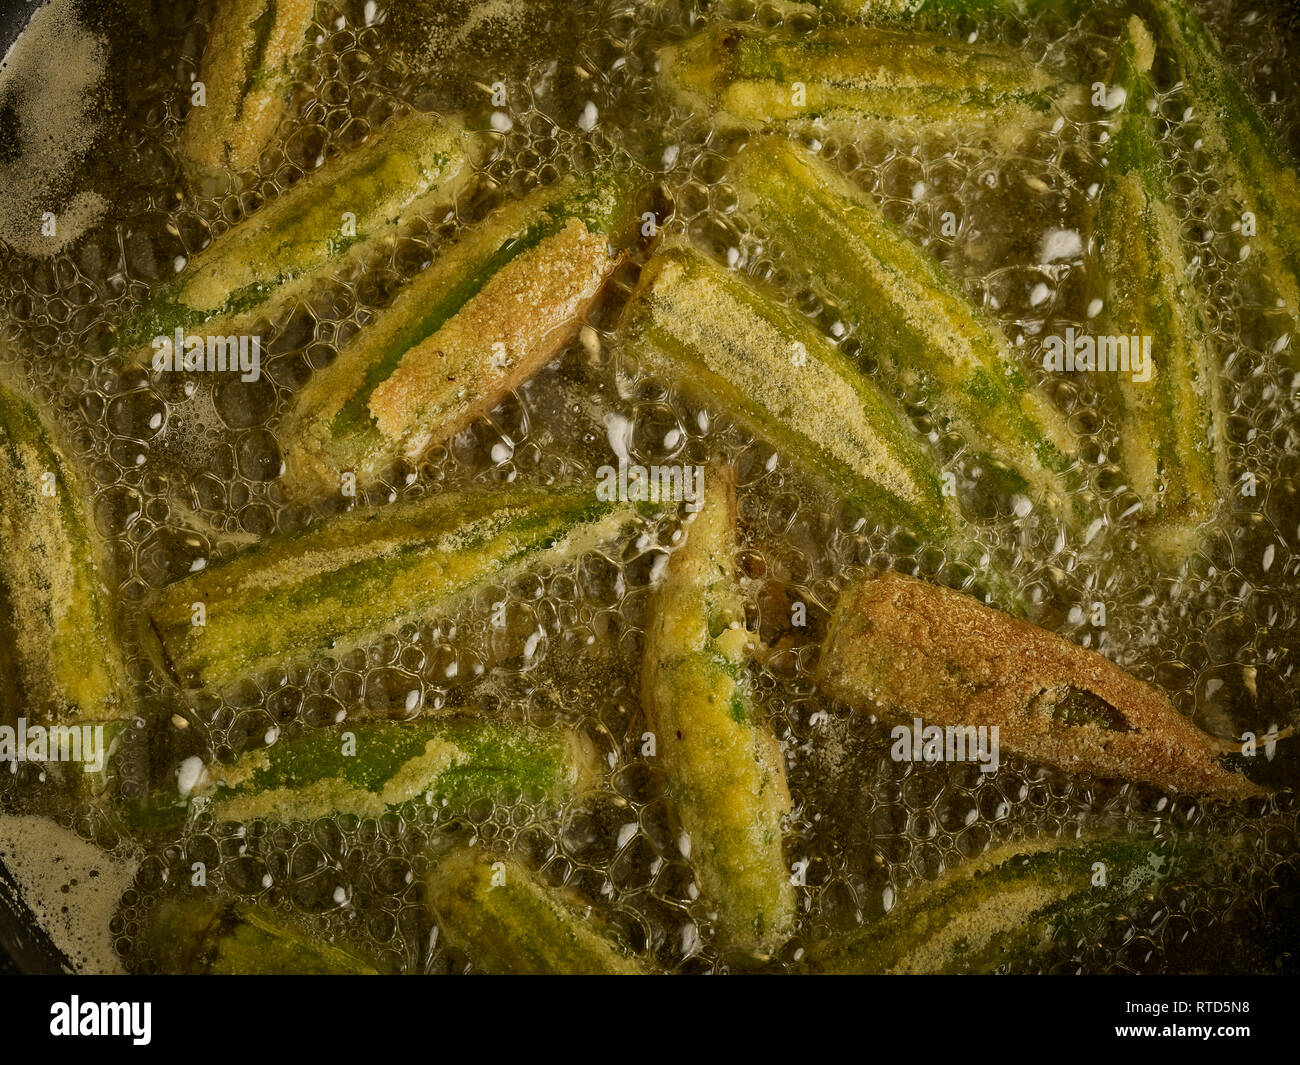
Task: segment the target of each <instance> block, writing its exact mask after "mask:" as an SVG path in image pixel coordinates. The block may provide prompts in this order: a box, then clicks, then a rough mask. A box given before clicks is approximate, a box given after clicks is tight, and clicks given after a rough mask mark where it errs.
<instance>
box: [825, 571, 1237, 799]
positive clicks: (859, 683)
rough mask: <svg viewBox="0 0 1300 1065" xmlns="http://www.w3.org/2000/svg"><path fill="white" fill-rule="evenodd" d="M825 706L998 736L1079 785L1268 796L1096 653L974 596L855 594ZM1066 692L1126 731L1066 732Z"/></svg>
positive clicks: (862, 589)
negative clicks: (1122, 783) (1094, 700)
mask: <svg viewBox="0 0 1300 1065" xmlns="http://www.w3.org/2000/svg"><path fill="white" fill-rule="evenodd" d="M819 679H820V683H821V685H822V688H823V690H824V691H825V692H827V694H829V695H831V696H833V697H834V698H836V699H839V700H841V701H842V702H845V703H847V704H849V705H852V706H859V707H864V706H869V707H871V708H872V709H877V710H879V711H881V712H882V713H883V714H885V715H886V716H889V717H894V718H912V717H920V718H921V719H922V720H923V721H925V723H926V724H934V725H939V726H947V725H954V726H958V725H960V726H975V727H979V726H981V725H984V726H994V725H996V726H998V730H999V737H998V738H999V742H1000V743H1001V744H1003V745H1004V746H1005V747H1006V748H1007V749H1008V750H1011V751H1015V752H1016V753H1018V754H1021V755H1024V756H1025V757H1027V758H1030V759H1032V760H1034V761H1039V762H1046V763H1048V764H1051V765H1054V766H1058V767H1060V768H1061V769H1066V770H1069V771H1071V772H1075V773H1091V774H1094V775H1095V776H1098V777H1111V778H1122V779H1127V780H1135V781H1142V782H1145V783H1149V784H1155V785H1158V786H1160V787H1165V788H1173V789H1177V790H1179V791H1187V792H1192V793H1195V794H1199V795H1206V796H1216V797H1221V798H1241V797H1245V796H1248V795H1256V794H1260V793H1261V792H1262V789H1261V788H1259V787H1258V786H1257V785H1255V784H1253V783H1251V782H1250V781H1249V780H1247V779H1246V778H1245V777H1243V776H1241V775H1239V774H1236V773H1231V772H1229V771H1227V770H1226V769H1224V768H1223V767H1222V766H1220V765H1219V764H1218V763H1217V762H1215V760H1214V759H1215V757H1216V755H1218V754H1219V753H1220V751H1221V747H1220V745H1219V744H1218V743H1217V742H1216V741H1215V740H1214V739H1213V738H1212V737H1210V736H1208V735H1206V734H1205V733H1203V732H1201V731H1200V729H1198V728H1197V727H1196V726H1195V725H1193V724H1192V723H1191V722H1190V721H1188V720H1187V719H1186V718H1185V717H1183V716H1182V715H1181V714H1180V713H1179V712H1178V710H1177V709H1176V708H1175V707H1174V705H1173V704H1172V703H1171V702H1170V701H1169V699H1168V698H1166V696H1165V695H1164V694H1163V693H1162V692H1160V691H1159V690H1157V689H1156V688H1153V687H1152V686H1150V685H1149V684H1145V683H1143V682H1142V681H1139V680H1137V679H1136V678H1135V677H1132V676H1130V675H1129V674H1128V673H1126V672H1125V671H1124V670H1123V669H1121V668H1120V667H1119V666H1117V665H1115V663H1113V662H1111V661H1109V660H1108V659H1106V658H1104V657H1102V656H1101V655H1099V654H1097V653H1096V652H1094V651H1089V650H1086V649H1084V648H1082V647H1079V646H1077V645H1075V644H1072V643H1070V642H1069V641H1068V640H1065V639H1062V638H1061V637H1059V636H1057V635H1055V634H1053V633H1050V632H1047V631H1046V630H1044V629H1040V628H1036V627H1035V626H1033V625H1029V624H1026V623H1025V622H1023V621H1018V620H1016V619H1015V618H1012V617H1009V616H1007V615H1006V614H1002V613H1000V612H998V611H996V610H993V609H991V608H989V607H986V606H984V605H983V604H982V603H979V602H977V601H976V600H975V599H972V598H971V597H969V596H966V595H962V594H961V593H959V592H954V591H952V590H950V589H948V588H942V587H937V586H935V585H930V584H926V583H924V582H922V581H918V580H914V579H912V578H910V577H904V576H902V575H900V574H897V573H886V574H884V575H883V576H878V577H872V578H868V579H866V580H864V581H861V582H859V583H858V584H855V585H853V586H851V587H849V588H848V589H847V590H846V591H845V592H844V595H843V597H842V598H841V600H840V604H839V606H838V608H837V609H836V612H835V615H834V617H833V618H832V619H831V627H830V631H829V633H828V635H827V639H826V644H825V646H824V648H823V651H822V656H821V664H820V666H819ZM1070 689H1075V690H1076V691H1082V692H1087V693H1089V694H1091V695H1093V696H1096V697H1098V698H1100V699H1103V700H1105V702H1106V703H1109V704H1110V706H1111V707H1113V708H1115V710H1117V711H1119V713H1120V714H1121V715H1122V716H1123V722H1122V723H1121V728H1123V729H1124V730H1123V731H1120V730H1116V729H1112V728H1106V727H1103V726H1102V725H1100V724H1096V723H1091V722H1090V723H1086V724H1067V723H1065V722H1062V721H1061V720H1059V719H1057V718H1055V717H1053V710H1055V709H1059V707H1060V702H1061V700H1062V698H1063V697H1064V696H1066V695H1067V694H1068V693H1069V691H1070Z"/></svg>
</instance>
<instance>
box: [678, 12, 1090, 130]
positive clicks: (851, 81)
mask: <svg viewBox="0 0 1300 1065" xmlns="http://www.w3.org/2000/svg"><path fill="white" fill-rule="evenodd" d="M659 62H660V74H661V77H662V78H663V81H664V84H665V86H666V87H667V89H668V91H669V92H670V93H671V94H672V95H673V96H674V97H675V98H676V99H677V100H678V101H679V102H680V103H681V104H682V105H683V106H685V107H688V108H690V109H691V110H692V111H693V112H696V113H703V114H708V115H710V116H712V118H713V120H714V121H715V122H721V123H725V124H733V125H739V126H742V127H744V128H750V129H752V128H760V127H764V126H771V125H790V124H798V123H802V122H806V121H808V120H813V119H816V120H818V121H819V122H820V123H821V124H822V126H824V127H827V128H829V129H831V130H834V131H842V132H844V133H845V134H846V135H848V136H851V137H854V138H856V139H861V138H863V137H866V136H869V135H871V134H874V133H880V132H883V133H889V134H893V135H900V134H909V133H940V134H943V133H955V132H960V131H964V130H967V129H971V128H979V129H983V130H986V131H988V132H989V133H991V134H993V135H994V136H997V137H1001V138H1015V137H1018V136H1020V135H1021V134H1022V132H1023V131H1024V130H1025V129H1027V128H1030V127H1033V126H1035V125H1041V124H1042V121H1043V117H1044V116H1045V115H1047V114H1049V113H1052V112H1053V108H1054V105H1055V102H1056V100H1057V99H1058V98H1060V97H1061V96H1062V95H1063V94H1064V93H1065V92H1066V89H1065V88H1064V87H1063V86H1060V85H1056V84H1054V83H1053V82H1052V81H1051V79H1049V78H1048V76H1047V75H1046V74H1045V73H1043V72H1042V71H1040V70H1039V69H1038V68H1036V67H1035V66H1034V65H1033V64H1031V63H1030V62H1028V60H1027V59H1025V58H1024V57H1023V56H1022V55H1020V54H1019V53H1018V52H1016V51H1015V50H1013V49H1010V48H1006V47H1003V46H1000V45H994V44H986V43H984V42H977V43H969V42H966V41H961V40H955V39H953V38H951V37H947V36H941V35H935V36H930V35H927V34H918V33H914V32H908V31H900V30H895V29H889V28H882V27H878V26H851V25H846V26H820V27H818V28H817V29H816V30H814V31H812V32H811V33H801V34H791V33H788V32H782V31H768V30H763V29H760V28H758V27H756V26H750V25H738V24H730V23H719V24H717V25H713V26H710V27H708V28H706V29H704V30H702V31H700V32H699V33H697V34H696V35H695V36H693V37H690V38H688V39H687V40H685V41H683V42H681V43H680V44H675V45H670V46H668V47H666V48H664V49H662V50H661V51H660V55H659Z"/></svg>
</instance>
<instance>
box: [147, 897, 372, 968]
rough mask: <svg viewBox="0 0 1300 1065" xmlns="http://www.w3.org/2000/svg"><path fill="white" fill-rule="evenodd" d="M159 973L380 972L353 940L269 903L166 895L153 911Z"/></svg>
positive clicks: (151, 932)
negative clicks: (329, 937)
mask: <svg viewBox="0 0 1300 1065" xmlns="http://www.w3.org/2000/svg"><path fill="white" fill-rule="evenodd" d="M147 938H148V944H149V953H150V954H151V956H152V959H153V961H154V963H155V964H156V965H157V966H158V970H159V972H162V973H165V974H168V975H192V976H199V975H204V976H254V975H256V976H377V975H379V969H377V968H376V967H375V965H374V964H373V962H371V961H370V960H368V959H367V958H365V957H364V955H363V953H362V952H361V951H359V950H357V949H356V948H355V947H354V946H352V945H351V944H344V943H334V942H327V941H326V940H324V939H323V938H322V937H321V936H320V934H319V932H317V931H315V930H312V929H308V928H306V927H304V926H301V925H300V924H299V923H297V922H295V921H293V920H292V919H290V918H287V917H286V916H284V915H282V914H280V913H278V912H276V911H275V910H272V909H271V908H270V907H269V906H264V905H260V904H258V903H252V902H234V901H231V900H225V899H220V898H216V897H212V896H202V897H198V898H191V899H181V898H175V899H167V900H165V901H164V902H161V903H159V905H158V906H157V907H156V908H155V910H154V912H153V913H152V914H151V915H150V918H149V924H148V931H147Z"/></svg>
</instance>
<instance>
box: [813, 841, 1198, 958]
mask: <svg viewBox="0 0 1300 1065" xmlns="http://www.w3.org/2000/svg"><path fill="white" fill-rule="evenodd" d="M1207 853H1208V849H1207V848H1206V847H1205V846H1204V845H1203V844H1200V843H1191V844H1188V845H1185V846H1182V847H1177V848H1171V847H1169V846H1168V845H1166V846H1163V847H1161V846H1157V845H1156V844H1155V843H1154V842H1153V841H1151V840H1149V839H1129V838H1113V839H1100V840H1097V839H1092V840H1070V841H1059V840H1042V841H1032V842H1020V843H1009V844H1004V845H1002V846H999V847H995V848H994V849H992V850H990V851H988V852H987V853H985V854H983V855H981V856H979V857H977V858H973V859H970V860H968V861H965V862H962V863H961V864H960V865H958V866H957V867H956V868H955V869H953V870H950V871H949V872H946V873H945V874H944V875H943V876H941V877H940V878H939V879H938V880H935V881H932V882H930V883H928V884H925V885H922V886H921V887H919V888H916V889H915V890H912V891H909V892H906V893H905V894H903V896H902V898H901V899H900V901H899V902H898V903H897V905H895V906H894V908H893V909H892V910H890V911H889V913H888V914H886V915H885V916H884V917H883V918H880V919H878V920H876V921H873V922H871V923H869V924H867V925H866V926H864V927H863V928H861V929H860V930H857V931H855V932H851V933H849V934H847V935H844V936H840V937H837V938H834V939H829V940H825V941H823V942H821V943H818V944H815V945H813V946H812V947H810V948H809V950H808V954H807V958H806V962H805V964H806V968H807V971H810V972H814V973H827V974H849V973H873V974H884V973H888V974H929V973H945V974H971V973H988V972H992V971H994V970H996V969H998V968H999V967H1002V966H1006V965H1023V964H1025V963H1030V962H1032V960H1033V959H1034V957H1035V956H1036V955H1041V953H1042V952H1043V951H1044V949H1046V948H1049V947H1050V946H1051V944H1052V943H1053V942H1054V941H1059V940H1065V941H1068V940H1069V939H1071V938H1074V937H1078V936H1080V935H1086V934H1088V932H1089V930H1090V929H1092V928H1093V927H1094V926H1096V925H1097V924H1098V923H1099V922H1102V921H1104V920H1105V919H1106V918H1107V917H1110V916H1115V915H1119V914H1125V913H1131V912H1132V907H1133V906H1134V905H1135V904H1137V903H1138V902H1139V900H1141V899H1143V898H1150V897H1153V896H1154V895H1155V893H1156V891H1157V890H1158V889H1159V888H1160V886H1161V885H1162V884H1163V883H1165V882H1167V881H1169V880H1170V879H1171V878H1173V877H1175V876H1177V875H1179V874H1181V873H1183V872H1185V871H1190V870H1191V869H1192V868H1194V867H1195V866H1196V864H1197V863H1199V862H1201V861H1202V860H1203V859H1204V858H1205V857H1206V856H1207Z"/></svg>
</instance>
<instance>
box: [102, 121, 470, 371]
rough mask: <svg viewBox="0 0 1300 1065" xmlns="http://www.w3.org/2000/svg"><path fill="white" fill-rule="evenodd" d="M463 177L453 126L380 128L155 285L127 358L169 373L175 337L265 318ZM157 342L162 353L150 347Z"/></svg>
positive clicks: (178, 359) (465, 148) (462, 148)
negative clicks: (163, 364) (163, 363)
mask: <svg viewBox="0 0 1300 1065" xmlns="http://www.w3.org/2000/svg"><path fill="white" fill-rule="evenodd" d="M471 175H472V167H471V166H470V149H469V144H468V141H467V139H466V134H465V132H464V131H463V130H462V129H461V128H460V127H459V126H458V125H456V124H454V123H452V122H448V121H445V120H443V119H440V118H436V117H434V116H432V115H425V114H420V113H418V112H412V113H410V114H407V115H403V116H401V117H399V118H394V119H390V120H389V121H388V122H386V123H385V124H384V125H383V126H381V127H380V128H379V129H378V130H376V131H375V132H374V134H373V135H372V136H371V137H370V139H369V140H367V141H366V143H365V144H363V145H361V146H360V147H357V148H353V149H351V150H349V151H348V152H346V153H345V154H344V155H342V156H340V157H338V158H336V159H332V160H330V161H329V162H327V163H326V164H324V165H323V166H321V167H320V168H319V169H317V170H315V171H313V172H312V173H310V174H308V175H307V176H306V177H304V178H303V179H302V180H301V181H299V182H298V183H297V184H295V185H293V186H292V187H290V188H289V189H287V190H285V191H284V192H282V193H280V194H279V195H277V196H275V197H274V198H273V199H272V200H270V202H268V203H267V204H266V205H265V206H263V207H261V208H260V209H258V210H257V211H256V212H254V213H253V214H252V215H250V216H249V217H248V218H247V219H245V220H244V221H243V222H240V223H239V224H237V225H234V226H231V227H230V228H229V229H227V230H226V231H225V232H224V233H221V234H220V235H218V236H217V237H216V238H215V239H213V241H212V243H211V244H209V245H208V246H207V247H206V248H204V249H203V250H201V251H199V252H197V253H195V255H194V256H193V257H192V258H191V259H190V261H189V262H188V263H187V264H185V268H184V269H183V270H182V272H181V273H179V274H178V275H177V276H176V277H175V278H174V279H172V280H171V281H169V282H166V283H164V284H162V285H161V286H159V288H158V289H157V291H156V294H155V295H154V296H153V297H152V298H151V299H150V301H149V303H148V304H146V305H145V307H144V308H143V309H142V310H141V312H140V313H139V315H138V317H137V319H136V320H135V321H134V322H133V323H131V324H130V325H129V326H128V327H127V328H126V330H125V331H124V337H123V343H124V344H126V345H128V346H132V347H134V346H137V345H139V346H141V347H140V348H139V350H138V351H137V352H136V356H135V357H136V359H137V361H139V362H141V363H148V362H151V361H152V362H153V363H154V364H155V365H157V364H158V363H159V361H160V360H162V359H164V358H166V356H168V355H170V356H171V358H172V360H173V361H174V364H175V366H176V367H179V366H180V365H181V364H182V361H183V356H184V355H186V354H189V352H188V350H173V349H174V347H175V344H174V340H173V338H174V335H175V333H176V332H177V331H178V330H179V331H181V332H182V333H191V332H193V333H197V332H198V331H199V330H202V331H204V332H207V333H222V334H231V333H239V332H241V331H242V330H243V329H245V328H246V327H247V326H249V325H252V324H253V323H254V322H255V321H256V320H257V319H258V318H259V317H262V316H266V317H271V316H273V315H274V314H276V313H278V312H279V311H280V310H282V309H284V308H285V307H287V306H288V305H289V302H290V301H291V300H292V299H293V298H294V297H296V296H298V295H300V294H301V293H302V292H303V291H305V290H306V289H307V288H308V287H309V286H310V285H312V284H313V283H315V282H317V281H319V280H321V279H323V278H325V277H327V276H328V275H329V273H330V272H331V271H335V270H338V269H339V268H341V267H343V266H344V265H345V264H347V263H348V262H349V261H351V260H352V259H354V258H356V257H357V256H359V255H360V254H362V253H363V252H365V251H366V250H367V249H369V248H371V247H373V246H374V245H375V244H376V243H377V242H378V241H379V240H381V239H382V238H384V237H386V236H388V235H390V234H392V233H394V232H395V231H396V229H397V227H398V225H399V224H400V223H401V222H402V221H404V220H407V219H409V218H410V217H411V216H413V215H415V214H418V213H419V212H421V211H423V210H427V209H430V208H432V207H433V206H435V205H436V204H438V203H443V204H450V203H452V202H453V201H454V200H455V197H456V194H457V193H458V192H459V191H460V189H461V188H462V187H463V186H464V185H465V184H466V183H467V182H468V181H469V179H470V177H471ZM157 337H162V338H164V339H165V340H166V341H167V346H166V347H159V346H158V345H157V343H156V342H155V343H152V344H151V341H155V340H156V338H157ZM198 339H199V340H200V341H201V340H202V338H201V337H199V338H198ZM190 340H191V341H193V340H194V337H191V338H190ZM188 347H189V344H188V343H187V344H186V348H187V349H188Z"/></svg>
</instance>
